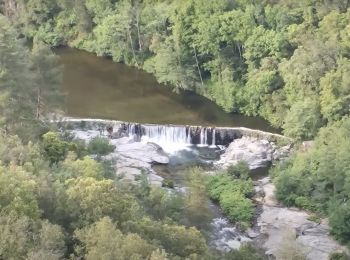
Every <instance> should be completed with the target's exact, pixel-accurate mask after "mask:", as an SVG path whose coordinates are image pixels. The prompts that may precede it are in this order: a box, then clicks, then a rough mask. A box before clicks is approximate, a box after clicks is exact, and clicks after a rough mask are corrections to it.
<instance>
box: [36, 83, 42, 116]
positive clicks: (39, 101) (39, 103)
mask: <svg viewBox="0 0 350 260" xmlns="http://www.w3.org/2000/svg"><path fill="white" fill-rule="evenodd" d="M37 92H38V93H37V104H36V119H38V120H39V119H40V118H41V116H42V113H41V112H42V111H41V88H38V91H37Z"/></svg>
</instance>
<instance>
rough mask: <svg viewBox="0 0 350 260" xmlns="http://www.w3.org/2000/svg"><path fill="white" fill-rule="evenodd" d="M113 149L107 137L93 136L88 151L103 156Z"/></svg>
mask: <svg viewBox="0 0 350 260" xmlns="http://www.w3.org/2000/svg"><path fill="white" fill-rule="evenodd" d="M114 150H115V146H114V145H111V144H110V143H109V141H108V139H107V138H104V137H95V138H93V139H92V140H91V141H90V143H89V145H88V151H89V153H90V154H95V155H97V156H104V155H107V154H110V153H111V152H113V151H114Z"/></svg>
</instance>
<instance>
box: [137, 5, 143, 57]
mask: <svg viewBox="0 0 350 260" xmlns="http://www.w3.org/2000/svg"><path fill="white" fill-rule="evenodd" d="M136 28H137V38H138V40H139V50H140V51H141V52H142V41H141V33H140V11H139V10H137V13H136Z"/></svg>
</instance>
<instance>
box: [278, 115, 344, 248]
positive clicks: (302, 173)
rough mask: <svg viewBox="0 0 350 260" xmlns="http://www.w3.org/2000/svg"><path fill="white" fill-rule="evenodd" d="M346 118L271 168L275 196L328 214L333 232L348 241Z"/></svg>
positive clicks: (301, 206)
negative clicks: (305, 148) (309, 145)
mask: <svg viewBox="0 0 350 260" xmlns="http://www.w3.org/2000/svg"><path fill="white" fill-rule="evenodd" d="M349 165H350V119H348V118H347V119H344V120H341V121H339V122H337V123H335V124H333V125H332V126H329V127H326V128H323V129H321V131H320V133H319V135H318V136H317V138H316V139H315V143H314V144H313V145H312V147H311V148H310V149H309V150H307V151H300V152H298V153H297V154H296V155H294V156H293V157H292V158H291V159H289V160H288V161H286V162H282V163H280V164H279V165H278V166H277V167H275V168H274V169H273V170H272V174H273V176H274V182H275V184H276V188H277V197H278V199H280V200H281V201H282V202H283V203H284V204H286V205H287V206H297V207H300V208H304V209H306V210H310V211H316V212H318V213H319V214H322V215H326V216H329V223H330V226H331V228H332V233H333V235H334V236H335V237H336V238H338V239H339V240H341V241H343V242H345V243H348V242H349V241H350V172H349Z"/></svg>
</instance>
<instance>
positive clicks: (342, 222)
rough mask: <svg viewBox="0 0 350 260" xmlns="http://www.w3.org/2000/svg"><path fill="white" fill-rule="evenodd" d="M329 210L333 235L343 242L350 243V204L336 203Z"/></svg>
mask: <svg viewBox="0 0 350 260" xmlns="http://www.w3.org/2000/svg"><path fill="white" fill-rule="evenodd" d="M330 203H331V204H332V205H333V206H332V207H330V209H329V214H330V215H329V224H330V226H331V228H332V230H331V232H332V234H333V235H334V236H335V237H336V238H337V239H339V240H341V241H342V242H348V241H350V203H349V202H345V203H334V202H330Z"/></svg>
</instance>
